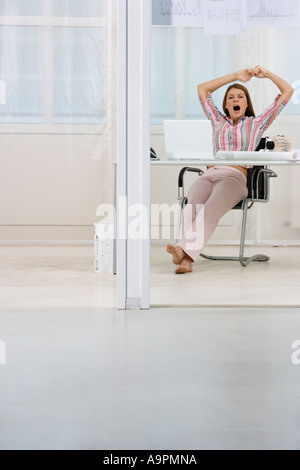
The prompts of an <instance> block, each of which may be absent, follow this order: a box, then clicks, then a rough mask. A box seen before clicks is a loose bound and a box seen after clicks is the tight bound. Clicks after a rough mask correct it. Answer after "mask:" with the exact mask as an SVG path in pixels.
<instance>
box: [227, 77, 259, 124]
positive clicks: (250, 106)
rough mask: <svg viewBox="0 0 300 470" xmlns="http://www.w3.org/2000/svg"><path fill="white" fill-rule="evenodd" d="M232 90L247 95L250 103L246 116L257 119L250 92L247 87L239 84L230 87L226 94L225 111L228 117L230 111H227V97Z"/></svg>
mask: <svg viewBox="0 0 300 470" xmlns="http://www.w3.org/2000/svg"><path fill="white" fill-rule="evenodd" d="M232 88H237V89H238V90H243V92H244V93H245V95H246V97H247V102H248V107H247V109H246V112H245V116H248V117H250V116H253V117H255V112H254V109H253V104H252V101H251V98H250V94H249V91H248V90H247V88H246V87H244V86H243V85H240V84H239V83H235V84H234V85H230V86H229V87H228V89H227V91H226V93H225V96H224V100H223V111H224V113H225V114H226V116H228V117H230V115H229V111H228V109H226V100H227V95H228V93H229V92H230V90H232Z"/></svg>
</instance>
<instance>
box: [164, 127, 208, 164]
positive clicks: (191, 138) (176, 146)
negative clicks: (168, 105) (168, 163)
mask: <svg viewBox="0 0 300 470" xmlns="http://www.w3.org/2000/svg"><path fill="white" fill-rule="evenodd" d="M164 133H165V149H166V153H167V156H168V158H169V159H171V160H189V159H195V160H207V159H212V158H213V141H212V127H211V123H210V121H208V120H193V121H190V120H172V121H171V120H166V121H164Z"/></svg>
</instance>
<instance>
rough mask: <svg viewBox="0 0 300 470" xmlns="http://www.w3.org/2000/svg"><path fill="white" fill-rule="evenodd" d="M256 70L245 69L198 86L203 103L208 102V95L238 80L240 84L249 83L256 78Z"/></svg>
mask: <svg viewBox="0 0 300 470" xmlns="http://www.w3.org/2000/svg"><path fill="white" fill-rule="evenodd" d="M253 70H254V69H243V70H239V71H238V72H235V73H230V74H229V75H224V76H223V77H220V78H215V79H214V80H210V81H209V82H205V83H201V84H200V85H198V95H199V99H201V100H202V101H203V102H205V101H206V98H207V93H209V92H210V93H213V92H214V91H216V90H218V89H219V88H221V87H222V86H224V85H228V84H229V83H232V82H234V81H236V80H238V81H240V82H248V81H249V80H250V79H251V78H252V77H254V71H253Z"/></svg>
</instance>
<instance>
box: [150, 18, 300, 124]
mask: <svg viewBox="0 0 300 470" xmlns="http://www.w3.org/2000/svg"><path fill="white" fill-rule="evenodd" d="M262 44H263V47H262ZM299 48H300V31H299V28H264V29H252V28H249V29H247V30H246V33H245V34H244V35H240V36H233V35H228V36H224V35H223V36H213V35H206V34H204V29H203V28H178V27H177V28H175V27H155V26H154V27H152V77H151V79H152V90H151V93H152V95H151V100H152V113H151V122H152V124H162V122H163V120H164V119H204V117H205V116H204V113H203V111H202V108H201V106H200V105H199V101H198V96H197V85H198V84H199V83H201V82H205V81H208V80H211V79H213V78H214V77H219V76H222V75H226V74H228V73H231V72H233V71H235V70H238V69H241V68H246V67H251V66H254V65H257V64H261V65H263V66H265V67H266V68H268V69H270V70H272V71H273V72H274V73H276V74H277V75H279V76H280V77H282V78H284V79H285V80H287V81H288V82H289V83H290V84H291V85H292V86H294V88H295V93H294V96H293V98H292V100H291V102H290V104H289V106H288V108H287V110H286V112H285V113H284V114H283V115H282V117H280V119H285V118H287V115H300V76H299V72H298V71H299V70H300V56H299V54H297V51H298V49H299ZM274 51H276V53H275V52H274ZM295 51H296V52H295ZM246 86H247V87H249V90H250V93H251V96H252V98H253V102H254V104H255V111H256V114H258V113H260V112H261V111H263V109H265V108H266V107H267V106H268V105H269V104H271V102H272V100H274V99H275V97H276V95H277V93H278V88H277V87H276V86H275V85H273V84H272V83H270V82H269V83H268V85H266V82H265V81H264V80H261V81H259V80H257V81H255V80H252V81H251V82H249V83H247V84H246ZM223 95H224V89H221V90H218V91H216V92H215V93H214V98H215V102H216V104H217V105H218V106H219V108H221V105H222V99H223Z"/></svg>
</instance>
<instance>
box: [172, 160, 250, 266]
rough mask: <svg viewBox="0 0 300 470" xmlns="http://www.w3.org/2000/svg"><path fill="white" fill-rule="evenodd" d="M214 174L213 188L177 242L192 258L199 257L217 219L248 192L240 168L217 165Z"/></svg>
mask: <svg viewBox="0 0 300 470" xmlns="http://www.w3.org/2000/svg"><path fill="white" fill-rule="evenodd" d="M215 175H216V177H215V182H214V185H213V189H212V192H211V195H210V197H209V198H208V200H207V201H206V203H205V204H204V209H203V210H202V211H200V212H198V214H196V218H194V219H193V221H192V224H191V225H190V227H189V228H188V229H187V230H186V231H185V233H184V236H183V238H182V240H181V241H180V242H179V243H178V247H180V248H181V249H182V250H183V252H184V253H185V254H186V255H188V256H189V257H190V259H191V260H193V261H195V260H196V259H197V258H198V257H199V255H200V253H201V252H202V250H203V248H204V246H205V245H206V243H207V242H208V240H209V239H210V237H211V236H212V234H213V233H214V231H215V229H216V227H217V224H218V222H219V220H220V218H221V217H222V216H223V215H225V214H226V213H227V212H228V211H229V210H230V209H232V208H233V207H234V206H235V205H236V204H237V203H238V202H240V201H241V200H242V199H245V198H246V197H247V194H248V190H247V186H246V178H245V177H244V175H243V174H242V172H240V171H239V170H237V169H232V168H219V167H218V168H216V169H215ZM199 215H200V216H199ZM201 232H202V233H201ZM199 233H200V236H199Z"/></svg>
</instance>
